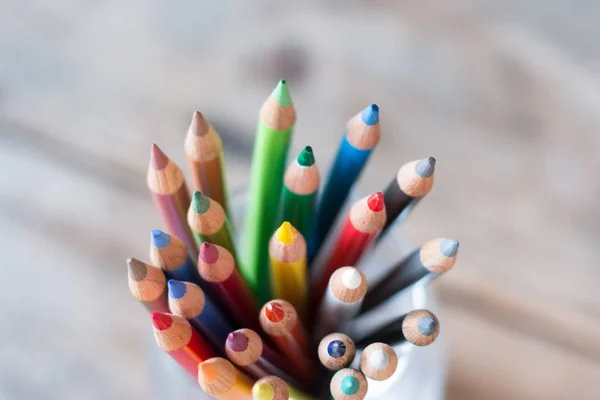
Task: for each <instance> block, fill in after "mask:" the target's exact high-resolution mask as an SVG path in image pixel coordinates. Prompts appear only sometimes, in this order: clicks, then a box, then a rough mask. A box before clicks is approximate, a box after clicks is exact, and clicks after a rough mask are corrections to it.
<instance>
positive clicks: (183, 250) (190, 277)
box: [150, 229, 200, 283]
mask: <svg viewBox="0 0 600 400" xmlns="http://www.w3.org/2000/svg"><path fill="white" fill-rule="evenodd" d="M150 261H151V262H152V263H153V264H155V265H156V266H157V267H160V268H161V269H162V270H163V271H164V272H165V275H166V277H167V278H169V279H177V280H180V281H188V282H194V283H200V275H199V274H198V268H197V267H196V262H195V261H194V260H193V259H192V258H191V257H190V253H188V249H187V247H185V243H183V241H182V240H181V239H179V238H178V237H176V236H171V235H169V234H167V233H165V232H162V231H159V230H158V229H154V230H153V231H152V232H151V233H150Z"/></svg>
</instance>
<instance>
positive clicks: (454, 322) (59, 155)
mask: <svg viewBox="0 0 600 400" xmlns="http://www.w3.org/2000/svg"><path fill="white" fill-rule="evenodd" d="M9 3H10V4H7V3H6V2H4V4H3V6H2V9H3V12H2V13H0V154H1V156H0V167H1V170H2V174H0V176H1V179H2V181H1V183H2V184H1V185H0V190H1V192H0V193H1V195H0V208H1V210H2V212H1V220H2V226H3V227H4V230H3V232H4V233H3V235H2V250H3V251H2V254H3V258H4V267H3V268H2V269H1V270H0V271H1V272H0V282H1V283H0V287H1V289H2V290H1V292H0V293H2V300H3V301H2V308H1V310H2V313H3V322H2V324H1V326H2V328H1V329H0V343H2V344H1V345H0V354H2V357H0V398H1V397H2V395H5V397H6V398H8V399H42V398H43V399H81V398H85V399H138V398H139V399H147V398H150V397H151V393H150V389H149V387H148V386H147V369H146V359H145V355H146V351H145V349H146V346H147V345H148V343H147V341H146V340H145V338H146V337H147V332H148V330H149V327H150V325H149V321H148V318H147V316H146V315H145V313H144V311H143V310H142V309H141V307H139V305H138V304H136V302H135V301H134V300H133V299H132V298H131V297H130V295H129V293H128V290H127V285H126V272H125V271H126V270H125V262H124V260H125V258H127V257H129V256H136V257H140V258H143V259H145V258H147V256H146V255H147V242H148V240H147V239H148V238H147V236H146V235H147V233H148V231H149V230H150V229H151V228H153V227H156V226H158V223H159V221H158V218H157V216H156V213H154V212H153V207H152V203H151V200H150V197H149V195H148V193H147V190H146V187H145V183H144V176H145V168H146V165H147V158H148V153H149V149H150V144H151V143H152V142H156V143H158V144H159V145H161V146H162V147H163V149H164V150H165V151H166V152H167V153H168V154H170V155H172V156H173V157H174V158H175V160H176V161H177V162H179V163H180V164H183V163H184V159H183V149H182V138H183V135H184V132H185V130H186V128H187V124H188V123H189V119H190V117H191V113H192V111H193V110H195V109H199V110H202V111H203V112H204V113H205V115H207V117H208V118H209V120H210V121H212V122H213V123H214V125H215V126H216V127H217V130H218V131H219V132H220V133H221V134H222V135H223V137H224V142H225V147H226V151H227V164H228V165H227V166H228V174H229V180H230V183H231V184H232V185H236V184H240V183H241V182H244V181H245V179H246V178H247V176H248V163H249V154H250V151H251V147H252V135H253V131H254V124H255V120H256V112H257V110H258V107H259V106H260V104H261V102H262V101H263V99H264V98H265V96H266V95H267V94H268V92H269V90H270V89H271V87H272V86H273V85H274V83H275V82H276V80H277V79H278V78H280V77H282V76H285V77H286V78H287V79H288V80H289V81H290V86H291V90H292V96H293V98H294V100H295V103H296V106H297V110H298V115H299V121H298V124H297V129H296V134H295V141H294V148H293V150H292V151H294V152H295V151H297V150H299V149H300V148H301V147H302V146H303V145H305V144H312V145H314V146H315V150H316V155H317V158H318V160H320V163H319V164H320V166H321V168H322V169H326V168H327V163H326V162H325V161H326V160H329V159H330V158H331V155H332V153H333V152H334V151H335V146H336V144H337V143H338V140H339V136H340V131H341V128H342V126H343V123H344V121H345V120H346V119H347V118H348V117H349V116H351V115H352V114H353V113H355V112H356V111H358V110H359V109H361V108H362V107H363V106H365V105H366V104H368V103H369V102H373V101H376V102H378V104H379V105H380V107H381V110H382V120H383V126H384V128H383V129H384V131H383V139H382V143H381V144H380V145H379V147H378V148H377V150H376V154H375V156H374V158H373V162H372V164H371V165H370V166H369V170H368V171H367V173H366V177H365V178H366V179H364V180H363V184H362V185H361V189H362V191H363V192H367V191H373V190H375V189H377V188H380V187H381V186H382V185H384V184H385V183H387V181H388V180H389V179H390V176H391V175H392V174H393V171H394V170H395V169H396V168H397V167H398V165H399V164H400V163H402V162H404V161H406V160H410V159H416V158H422V157H426V156H429V155H433V156H435V157H436V158H437V159H438V170H437V173H436V184H435V188H434V190H433V192H432V194H431V195H430V197H429V198H428V199H427V200H426V201H424V202H422V204H421V205H420V206H419V208H418V211H417V212H416V213H415V214H414V215H413V216H411V218H410V221H408V223H407V224H406V226H405V230H406V234H407V236H408V237H409V238H410V240H411V241H412V242H413V243H415V244H417V243H420V242H422V241H424V240H427V239H429V238H431V237H434V236H448V237H452V238H457V239H459V240H460V242H461V250H460V255H459V261H458V264H457V266H456V268H455V270H454V271H452V273H450V274H449V275H448V276H447V277H445V278H444V279H443V281H442V282H440V283H439V290H440V292H441V295H442V299H443V301H444V303H445V307H446V312H445V316H444V320H443V321H442V330H443V333H444V334H445V335H447V337H448V338H449V341H450V344H451V367H450V373H449V378H450V380H449V387H448V399H451V400H469V399H477V400H479V399H485V400H495V399H502V400H507V399H515V400H516V399H518V400H530V399H540V400H542V399H543V400H554V399H556V400H558V399H578V400H588V399H589V400H594V399H598V398H600V296H598V285H599V283H600V268H599V263H598V257H597V255H596V252H597V250H598V243H600V230H599V228H598V226H600V225H599V222H600V218H599V216H600V213H599V211H598V210H599V208H598V198H599V196H600V179H598V177H597V171H599V170H600V157H598V156H599V149H600V134H599V131H600V112H599V111H600V80H599V79H600V78H599V76H598V75H597V74H596V73H595V72H597V71H598V66H599V65H600V51H599V50H598V49H599V47H598V46H597V38H598V34H600V28H599V25H598V24H597V20H598V17H599V16H600V12H599V11H600V10H599V6H598V5H597V4H596V3H597V2H591V1H584V0H578V1H570V2H567V1H566V0H562V1H554V2H551V4H546V3H545V2H517V1H508V2H505V1H499V0H498V1H492V0H475V1H467V0H454V1H425V2H395V1H391V0H390V1H370V2H368V3H365V2H359V1H351V0H347V1H344V2H341V1H333V0H332V1H329V2H325V3H321V2H295V4H296V5H292V6H285V7H284V6H283V3H282V2H274V1H268V0H261V1H255V2H244V1H241V0H237V1H234V0H228V1H221V2H200V1H197V0H187V1H178V2H176V4H177V5H175V3H172V2H160V1H158V0H152V1H148V0H138V1H130V2H119V1H115V0H111V1H107V2H69V1H54V2H50V3H48V2H45V1H29V2H9ZM122 3H126V4H122ZM213 3H214V4H213ZM397 3H399V4H397ZM217 4H218V5H217ZM367 4H368V6H367ZM342 7H343V8H342ZM234 10H235V11H234ZM140 337H142V338H144V339H143V340H141V339H140Z"/></svg>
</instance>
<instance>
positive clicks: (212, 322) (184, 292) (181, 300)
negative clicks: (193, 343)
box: [167, 279, 233, 351]
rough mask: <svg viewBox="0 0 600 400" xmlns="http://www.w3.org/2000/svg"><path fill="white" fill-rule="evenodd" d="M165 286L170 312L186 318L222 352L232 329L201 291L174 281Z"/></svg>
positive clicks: (190, 285)
mask: <svg viewBox="0 0 600 400" xmlns="http://www.w3.org/2000/svg"><path fill="white" fill-rule="evenodd" d="M167 286H168V290H169V308H170V309H171V312H172V313H173V314H177V315H180V316H182V317H184V318H186V319H187V320H188V321H190V324H191V325H192V326H193V327H194V328H196V329H197V330H198V332H200V333H201V334H202V335H203V336H204V337H206V338H207V339H208V340H210V342H211V343H212V344H214V346H215V347H216V348H217V349H218V350H220V351H224V349H225V341H226V340H227V335H228V334H229V333H230V332H232V331H233V327H232V326H231V325H230V324H229V322H227V320H226V319H225V317H223V314H221V311H220V310H219V309H217V307H216V306H215V305H214V304H213V302H212V301H211V300H210V299H209V298H208V296H205V295H204V292H203V291H202V289H200V287H199V286H198V285H195V284H193V283H190V282H180V281H176V280H174V279H170V280H169V282H168V283H167Z"/></svg>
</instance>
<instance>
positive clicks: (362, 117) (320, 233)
mask: <svg viewBox="0 0 600 400" xmlns="http://www.w3.org/2000/svg"><path fill="white" fill-rule="evenodd" d="M379 125H380V124H379V107H378V106H377V105H376V104H371V105H370V106H368V107H367V108H365V109H364V110H362V111H361V112H360V113H358V114H357V115H355V116H354V117H352V118H351V119H350V120H349V121H348V123H347V125H346V132H345V134H344V137H343V138H342V143H341V144H340V148H339V150H338V153H337V156H336V158H335V161H334V163H333V167H332V168H331V171H330V173H329V177H328V179H327V183H326V184H325V189H324V190H323V194H322V196H321V200H320V201H319V207H318V209H317V213H316V215H315V221H314V223H313V231H312V234H311V235H310V237H309V238H308V262H309V264H310V263H311V262H312V261H313V260H314V258H315V257H316V255H317V254H318V252H319V249H320V248H321V245H322V244H323V242H324V241H325V239H326V238H327V234H328V233H329V230H330V229H331V226H332V225H333V223H334V222H335V219H336V217H337V215H338V213H339V212H340V209H341V208H342V207H343V205H344V203H345V202H346V199H347V198H348V195H349V194H350V189H351V188H352V185H354V182H356V180H357V178H358V176H359V175H360V173H361V171H362V170H363V168H364V166H365V164H366V163H367V160H368V159H369V156H370V155H371V151H372V150H373V148H374V147H375V145H376V144H377V142H379V131H380V126H379Z"/></svg>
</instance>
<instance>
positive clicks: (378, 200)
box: [367, 192, 384, 212]
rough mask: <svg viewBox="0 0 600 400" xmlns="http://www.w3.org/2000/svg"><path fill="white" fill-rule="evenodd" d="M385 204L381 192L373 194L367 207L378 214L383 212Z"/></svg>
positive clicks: (368, 200)
mask: <svg viewBox="0 0 600 400" xmlns="http://www.w3.org/2000/svg"><path fill="white" fill-rule="evenodd" d="M383 204H384V203H383V193H381V192H377V193H373V194H372V195H370V196H369V198H368V199H367V206H368V207H369V209H370V210H371V211H375V212H378V211H381V210H383Z"/></svg>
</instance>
